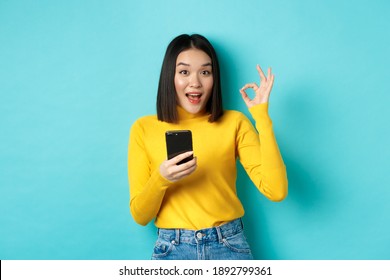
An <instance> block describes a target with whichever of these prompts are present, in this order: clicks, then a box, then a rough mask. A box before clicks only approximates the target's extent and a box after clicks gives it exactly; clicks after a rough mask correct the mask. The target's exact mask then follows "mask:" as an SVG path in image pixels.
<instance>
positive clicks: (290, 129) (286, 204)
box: [237, 88, 330, 259]
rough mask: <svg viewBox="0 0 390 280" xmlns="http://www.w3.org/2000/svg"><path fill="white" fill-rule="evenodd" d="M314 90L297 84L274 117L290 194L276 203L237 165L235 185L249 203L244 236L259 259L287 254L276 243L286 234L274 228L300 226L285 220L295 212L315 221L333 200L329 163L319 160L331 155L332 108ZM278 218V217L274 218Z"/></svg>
mask: <svg viewBox="0 0 390 280" xmlns="http://www.w3.org/2000/svg"><path fill="white" fill-rule="evenodd" d="M315 95H316V94H315V91H314V90H311V89H308V88H297V89H295V90H291V91H290V92H287V93H286V94H284V96H283V98H281V99H279V100H278V106H279V108H278V112H279V116H278V118H275V119H274V118H273V122H274V130H275V134H276V138H277V141H278V144H279V148H280V150H281V153H282V156H283V159H284V162H285V165H286V168H287V176H288V182H289V194H288V197H287V198H286V199H285V200H284V201H283V202H281V204H278V205H274V204H273V203H274V202H268V200H267V199H265V198H264V199H263V197H262V195H261V194H260V193H259V192H258V190H257V189H256V188H253V184H252V182H251V181H250V180H249V179H248V176H247V174H246V173H245V170H244V169H243V168H242V167H241V166H239V168H238V179H237V184H238V192H239V196H240V198H241V199H242V201H243V204H244V207H245V213H246V214H245V217H244V223H245V228H246V235H247V238H248V242H249V243H250V244H251V245H252V250H253V252H252V253H253V256H254V258H255V259H286V256H284V255H283V253H282V252H281V250H279V249H276V248H278V247H279V246H277V245H275V244H277V243H278V239H277V236H283V234H282V233H279V232H277V229H276V228H286V227H291V228H296V227H297V226H298V225H296V226H294V224H292V223H293V221H291V220H287V219H288V217H291V215H295V219H296V218H298V219H307V220H308V222H310V221H312V220H316V216H317V215H318V213H321V212H322V211H324V210H323V207H324V205H327V202H326V201H328V200H329V199H330V198H329V195H328V194H327V188H326V184H328V183H329V182H327V181H328V180H329V179H328V178H327V173H326V169H327V168H330V167H324V166H322V165H323V162H321V160H320V159H321V157H322V156H323V155H324V153H325V154H327V151H324V149H326V147H324V145H323V143H324V139H326V135H327V133H326V132H325V131H326V127H327V126H326V122H327V118H326V117H325V116H327V114H328V112H327V109H326V106H324V104H320V102H321V101H320V99H318V98H317V99H316V96H315ZM271 110H272V109H271ZM271 117H272V113H271ZM275 120H277V121H275ZM278 131H280V133H278ZM256 192H257V194H256ZM270 203H271V204H270ZM275 217H277V218H278V220H280V221H275V220H272V219H275ZM279 223H284V224H288V225H281V226H280V225H279ZM277 224H278V225H277Z"/></svg>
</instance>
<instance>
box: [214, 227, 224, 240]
mask: <svg viewBox="0 0 390 280" xmlns="http://www.w3.org/2000/svg"><path fill="white" fill-rule="evenodd" d="M215 229H216V231H217V235H218V241H219V243H222V240H223V236H222V231H221V228H220V227H215Z"/></svg>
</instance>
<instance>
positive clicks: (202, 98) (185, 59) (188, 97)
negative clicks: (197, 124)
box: [175, 49, 214, 114]
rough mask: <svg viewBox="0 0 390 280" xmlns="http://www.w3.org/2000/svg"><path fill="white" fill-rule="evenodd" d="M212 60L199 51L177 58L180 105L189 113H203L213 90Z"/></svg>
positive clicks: (177, 88)
mask: <svg viewBox="0 0 390 280" xmlns="http://www.w3.org/2000/svg"><path fill="white" fill-rule="evenodd" d="M211 65H212V64H211V58H210V57H209V56H208V55H207V54H206V53H205V52H203V51H201V50H198V49H188V50H186V51H183V52H181V53H180V54H179V55H178V56H177V60H176V71H175V89H176V94H177V100H178V105H179V106H180V107H182V108H183V109H184V110H186V111H187V112H188V113H191V114H197V113H203V112H205V110H206V104H207V101H208V100H209V98H210V95H211V91H212V89H213V83H214V80H213V72H212V66H211Z"/></svg>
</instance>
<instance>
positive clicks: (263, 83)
mask: <svg viewBox="0 0 390 280" xmlns="http://www.w3.org/2000/svg"><path fill="white" fill-rule="evenodd" d="M257 71H258V72H259V75H260V86H258V85H257V84H256V83H250V84H246V85H245V86H244V87H243V88H242V89H241V90H240V93H241V95H242V99H244V102H245V104H246V105H247V106H248V108H250V107H252V106H255V105H258V104H262V103H267V102H268V99H269V95H270V93H271V90H272V86H273V84H274V78H275V76H274V75H273V74H272V73H271V68H268V74H267V77H266V76H265V75H264V73H263V70H261V68H260V66H259V65H257ZM248 88H251V89H253V90H254V91H255V94H256V95H255V97H253V99H250V98H249V96H248V94H247V93H246V92H245V90H247V89H248Z"/></svg>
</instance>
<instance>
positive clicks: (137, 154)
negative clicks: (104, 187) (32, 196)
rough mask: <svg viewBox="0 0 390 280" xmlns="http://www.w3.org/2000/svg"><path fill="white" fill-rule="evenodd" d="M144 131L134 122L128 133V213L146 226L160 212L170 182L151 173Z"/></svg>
mask: <svg viewBox="0 0 390 280" xmlns="http://www.w3.org/2000/svg"><path fill="white" fill-rule="evenodd" d="M144 144H145V143H144V129H143V127H142V126H141V125H140V123H139V122H135V123H134V125H133V126H132V128H131V131H130V140H129V147H128V176H129V185H130V211H131V214H132V216H133V218H134V220H135V221H136V222H137V223H139V224H141V225H146V224H148V223H149V222H150V221H151V220H152V219H153V218H155V217H156V215H157V213H158V211H159V210H160V207H161V203H162V201H163V198H164V195H165V192H166V190H167V188H168V187H169V185H170V184H171V182H169V181H168V180H166V179H165V178H164V177H162V176H161V175H160V172H159V170H158V169H156V170H155V171H151V168H150V161H149V159H148V156H147V153H146V149H145V147H144Z"/></svg>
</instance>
